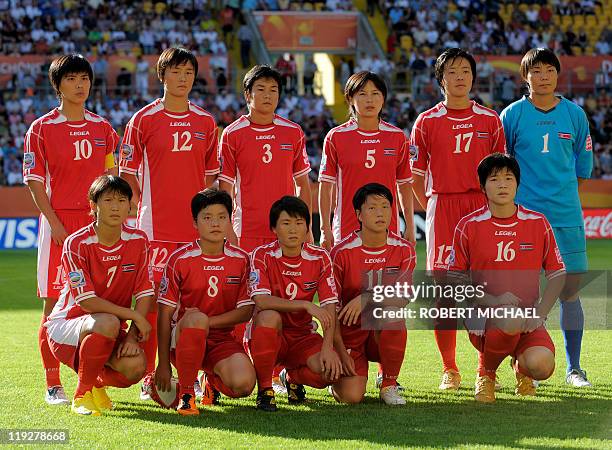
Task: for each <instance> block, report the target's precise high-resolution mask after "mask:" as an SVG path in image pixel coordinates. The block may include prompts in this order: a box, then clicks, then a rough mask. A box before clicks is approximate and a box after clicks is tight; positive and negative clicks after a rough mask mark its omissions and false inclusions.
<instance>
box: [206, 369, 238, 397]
mask: <svg viewBox="0 0 612 450" xmlns="http://www.w3.org/2000/svg"><path fill="white" fill-rule="evenodd" d="M206 379H207V380H208V382H209V383H210V385H211V386H212V388H213V389H214V390H215V391H219V392H221V393H222V394H223V395H225V396H227V397H230V398H238V397H239V395H238V394H236V393H235V392H234V391H232V390H231V389H230V388H228V387H227V386H226V385H225V384H224V383H223V380H221V377H220V376H218V375H217V374H214V373H213V374H209V373H207V374H206Z"/></svg>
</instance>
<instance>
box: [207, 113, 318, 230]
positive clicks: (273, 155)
mask: <svg viewBox="0 0 612 450" xmlns="http://www.w3.org/2000/svg"><path fill="white" fill-rule="evenodd" d="M219 153H220V155H221V161H222V169H221V175H219V180H220V181H225V182H227V183H232V184H234V188H235V193H236V195H235V196H234V204H235V209H234V215H233V218H232V222H233V226H234V232H235V233H236V236H238V237H239V238H240V237H246V238H249V239H252V238H266V239H274V238H275V235H274V234H273V233H272V231H270V228H269V218H268V215H269V212H270V207H271V206H272V204H273V203H274V202H275V201H276V200H278V199H280V198H281V197H283V196H285V195H296V189H295V181H294V180H295V179H296V178H299V177H301V176H303V175H306V174H308V172H310V163H309V161H308V155H307V154H306V146H305V140H304V132H303V131H302V129H301V128H300V126H299V125H298V124H296V123H294V122H291V121H290V120H287V119H283V118H282V117H280V116H277V115H274V121H273V123H272V124H270V125H256V124H252V123H251V121H250V120H249V119H248V117H247V116H241V117H240V118H239V119H238V120H236V121H234V122H233V123H231V124H230V125H229V126H228V127H227V128H226V129H225V130H223V134H222V136H221V143H220V150H219Z"/></svg>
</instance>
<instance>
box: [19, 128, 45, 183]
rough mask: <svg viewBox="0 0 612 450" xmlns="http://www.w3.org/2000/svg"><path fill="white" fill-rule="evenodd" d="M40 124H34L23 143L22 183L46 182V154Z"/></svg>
mask: <svg viewBox="0 0 612 450" xmlns="http://www.w3.org/2000/svg"><path fill="white" fill-rule="evenodd" d="M42 133H43V130H42V122H40V121H37V122H34V123H33V124H32V125H31V126H30V129H29V130H28V132H27V133H26V135H25V140H24V142H23V181H24V182H25V183H27V182H28V181H30V180H34V181H38V182H40V183H43V184H44V183H45V182H46V169H45V166H46V154H45V145H44V140H43V134H42Z"/></svg>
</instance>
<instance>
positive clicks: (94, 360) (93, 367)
mask: <svg viewBox="0 0 612 450" xmlns="http://www.w3.org/2000/svg"><path fill="white" fill-rule="evenodd" d="M114 346H115V339H111V338H109V337H106V336H104V335H102V334H98V333H91V334H89V335H87V336H85V339H83V341H82V342H81V345H80V348H79V371H78V374H79V382H78V383H77V388H76V391H75V392H74V398H78V397H82V396H83V395H84V394H85V392H87V391H91V388H92V387H93V386H94V384H95V383H96V379H97V378H98V375H100V373H101V372H102V369H103V368H104V364H105V363H106V361H108V358H110V355H111V353H112V352H113V347H114Z"/></svg>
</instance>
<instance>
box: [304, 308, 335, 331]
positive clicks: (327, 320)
mask: <svg viewBox="0 0 612 450" xmlns="http://www.w3.org/2000/svg"><path fill="white" fill-rule="evenodd" d="M307 311H308V314H310V315H311V316H313V317H315V318H316V319H317V320H318V321H319V322H321V326H322V327H323V330H327V329H329V328H330V327H331V325H332V316H331V314H330V313H328V312H327V311H325V310H324V309H323V308H321V307H320V306H317V305H314V304H312V303H309V304H308V310H307Z"/></svg>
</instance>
